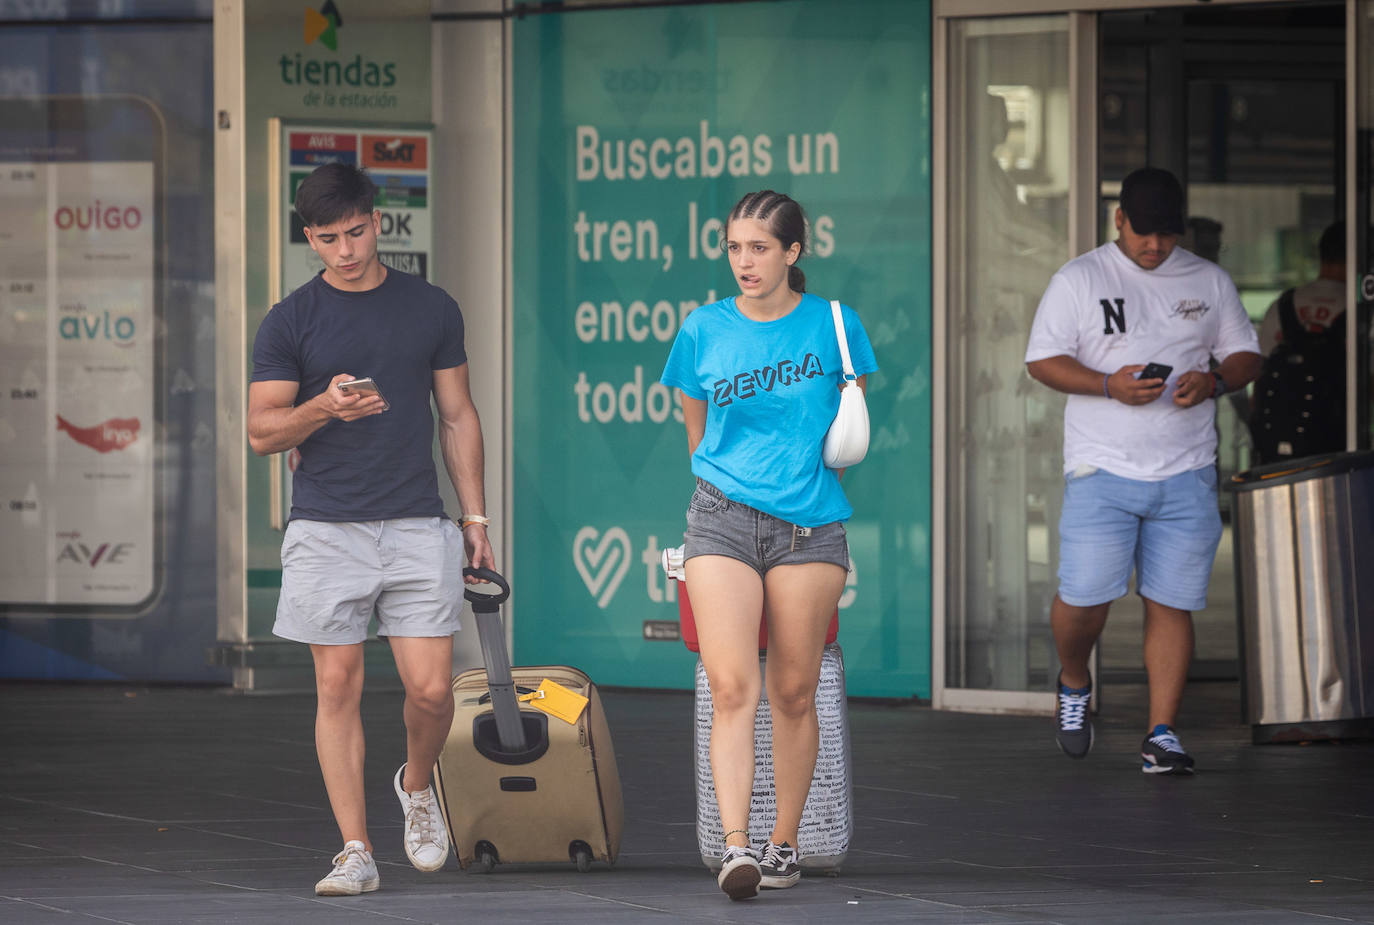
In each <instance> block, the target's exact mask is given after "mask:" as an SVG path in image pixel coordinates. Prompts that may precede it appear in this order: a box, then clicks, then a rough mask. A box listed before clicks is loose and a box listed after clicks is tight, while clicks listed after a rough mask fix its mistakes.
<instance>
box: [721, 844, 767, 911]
mask: <svg viewBox="0 0 1374 925" xmlns="http://www.w3.org/2000/svg"><path fill="white" fill-rule="evenodd" d="M720 860H721V864H720V876H718V877H717V878H716V883H718V884H719V885H720V888H721V890H723V891H724V893H725V895H726V896H729V897H730V898H731V899H753V898H754V897H755V896H757V895H759V880H761V879H762V878H763V872H762V871H761V870H760V868H759V853H758V852H757V851H755V850H754V849H753V848H740V847H738V846H737V845H729V846H727V847H726V849H725V854H724V856H723V857H721V859H720Z"/></svg>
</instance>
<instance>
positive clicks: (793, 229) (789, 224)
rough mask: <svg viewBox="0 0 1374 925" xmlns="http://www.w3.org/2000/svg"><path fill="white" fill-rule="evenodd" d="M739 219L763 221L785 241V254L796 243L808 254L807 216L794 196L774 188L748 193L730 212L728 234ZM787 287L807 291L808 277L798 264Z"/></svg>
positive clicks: (799, 257)
mask: <svg viewBox="0 0 1374 925" xmlns="http://www.w3.org/2000/svg"><path fill="white" fill-rule="evenodd" d="M740 218H752V219H754V220H755V221H758V222H761V223H762V224H763V225H765V226H766V227H767V228H768V230H769V231H770V232H772V234H773V237H775V238H777V239H778V240H779V241H781V242H782V249H783V250H784V251H786V250H788V249H789V248H791V247H792V245H793V244H800V245H801V254H805V253H806V215H805V214H804V213H803V212H802V207H801V205H799V204H798V203H797V201H796V200H795V199H793V198H792V197H791V196H788V195H785V194H783V193H778V192H774V191H773V190H771V189H767V190H760V191H759V192H757V193H746V194H745V196H744V198H743V199H741V200H740V201H739V202H737V203H735V207H734V208H733V209H731V210H730V218H729V219H728V220H726V222H725V227H726V229H727V231H728V229H729V227H730V224H731V223H732V222H734V221H735V220H736V219H740ZM797 259H798V260H800V259H801V255H798V257H797ZM787 285H788V287H789V288H791V289H792V291H793V292H805V291H806V274H805V273H803V272H802V271H801V267H799V266H797V264H796V263H793V264H792V265H791V266H790V267H788V268H787Z"/></svg>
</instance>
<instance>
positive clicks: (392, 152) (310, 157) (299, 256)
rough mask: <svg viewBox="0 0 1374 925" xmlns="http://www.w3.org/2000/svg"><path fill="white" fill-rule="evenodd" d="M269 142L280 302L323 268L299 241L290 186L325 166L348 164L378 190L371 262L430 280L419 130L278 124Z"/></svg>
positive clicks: (427, 199)
mask: <svg viewBox="0 0 1374 925" xmlns="http://www.w3.org/2000/svg"><path fill="white" fill-rule="evenodd" d="M273 121H274V123H275V128H276V131H275V132H273V137H274V139H275V141H276V144H277V146H278V157H277V158H275V162H276V165H277V169H278V171H279V172H280V173H279V179H280V182H279V183H278V184H277V187H276V188H277V190H278V194H277V195H278V196H279V197H280V198H279V199H277V201H276V202H275V203H274V211H275V212H276V217H275V218H274V220H273V225H274V229H275V230H276V233H277V234H278V235H280V240H281V247H280V249H279V250H278V253H279V255H280V256H279V259H280V261H281V263H280V291H279V292H275V293H273V297H274V299H281V298H283V297H285V296H286V295H288V294H289V293H290V292H291V291H292V290H293V289H295V288H296V287H298V286H300V285H302V284H303V283H306V282H309V281H310V278H311V277H312V276H314V275H315V274H316V273H318V272H319V271H320V270H321V269H322V268H323V264H321V263H320V260H319V258H318V257H316V256H315V252H314V251H313V250H311V249H310V242H309V241H308V240H307V239H306V237H305V226H304V223H303V222H302V221H301V220H300V218H299V216H297V215H296V213H295V210H294V208H293V204H294V203H295V201H296V188H297V187H299V186H300V184H301V181H302V180H304V179H305V178H306V177H308V176H309V175H310V172H311V171H313V170H314V169H315V168H317V167H319V166H321V165H323V164H354V165H356V166H360V167H363V168H364V169H366V170H367V173H368V175H369V176H370V177H371V178H372V182H373V183H375V184H377V190H378V193H377V199H376V201H375V205H376V208H377V211H378V212H380V213H381V215H380V219H379V220H380V223H381V228H380V230H379V232H378V237H377V256H378V259H380V260H381V262H382V263H384V264H386V265H387V266H388V267H391V268H393V269H397V270H403V271H404V272H406V273H414V274H415V275H416V276H422V277H424V278H425V279H429V278H430V273H429V257H430V253H431V246H430V245H431V240H432V237H433V228H434V222H433V218H432V212H431V211H430V203H431V202H433V196H432V190H431V189H430V168H429V164H430V147H431V144H430V143H431V134H430V132H428V131H425V130H423V129H415V128H395V127H392V128H387V127H383V126H367V125H352V126H347V127H341V126H308V125H284V124H282V123H281V122H279V121H277V120H273Z"/></svg>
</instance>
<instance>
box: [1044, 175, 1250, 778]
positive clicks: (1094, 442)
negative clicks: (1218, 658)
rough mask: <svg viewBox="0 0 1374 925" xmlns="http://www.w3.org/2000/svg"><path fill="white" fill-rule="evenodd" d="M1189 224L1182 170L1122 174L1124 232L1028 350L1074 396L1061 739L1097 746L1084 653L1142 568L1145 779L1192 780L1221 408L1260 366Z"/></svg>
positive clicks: (1050, 303) (1055, 284)
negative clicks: (1189, 717) (1191, 724)
mask: <svg viewBox="0 0 1374 925" xmlns="http://www.w3.org/2000/svg"><path fill="white" fill-rule="evenodd" d="M1183 215H1184V213H1183V188H1182V187H1181V186H1180V185H1179V182H1178V180H1177V179H1175V178H1174V176H1173V174H1171V173H1169V172H1168V171H1166V170H1160V169H1158V168H1152V167H1145V168H1142V169H1140V170H1137V171H1135V172H1133V173H1132V174H1130V175H1129V176H1128V177H1126V179H1125V181H1123V182H1122V184H1121V207H1120V208H1119V209H1117V210H1116V228H1117V232H1118V235H1119V237H1118V238H1117V240H1115V241H1112V242H1109V243H1107V244H1104V245H1102V246H1101V247H1098V248H1096V249H1094V250H1092V251H1089V252H1088V253H1086V254H1083V255H1082V256H1080V257H1077V258H1075V259H1073V260H1071V261H1069V262H1068V263H1067V264H1065V265H1064V266H1063V267H1061V268H1060V270H1059V272H1058V273H1056V274H1055V275H1054V278H1053V279H1051V280H1050V285H1049V287H1048V288H1047V289H1046V290H1045V295H1044V297H1043V298H1042V299H1041V300H1040V306H1039V308H1038V309H1037V310H1036V313H1035V321H1034V323H1033V325H1032V326H1031V335H1030V343H1029V345H1028V347H1027V349H1026V369H1027V371H1028V372H1029V373H1030V374H1031V376H1032V377H1034V378H1035V379H1037V380H1038V381H1040V382H1043V383H1045V384H1046V385H1048V386H1049V387H1050V388H1053V389H1055V390H1057V391H1060V392H1066V393H1068V395H1069V399H1068V402H1067V403H1066V405H1065V408H1064V473H1065V486H1064V505H1063V512H1062V516H1061V518H1060V523H1059V540H1060V548H1059V563H1060V564H1059V593H1058V594H1056V595H1055V598H1054V602H1053V604H1052V605H1051V608H1050V622H1051V625H1052V627H1053V629H1054V639H1055V645H1056V648H1057V649H1058V652H1059V661H1060V665H1061V671H1060V675H1059V681H1058V684H1057V689H1058V709H1057V710H1056V739H1057V741H1058V743H1059V747H1060V748H1061V749H1062V750H1063V751H1064V752H1065V754H1067V755H1068V756H1069V757H1071V758H1082V757H1084V756H1086V755H1087V754H1088V750H1089V749H1090V748H1092V741H1093V729H1092V722H1091V720H1090V719H1089V717H1088V706H1089V703H1090V700H1091V695H1092V679H1091V677H1090V675H1089V672H1088V657H1089V654H1090V653H1091V651H1092V647H1093V645H1094V644H1095V643H1096V642H1097V638H1098V636H1100V635H1101V633H1102V628H1103V626H1104V625H1105V624H1106V620H1107V611H1108V609H1109V608H1110V606H1111V602H1112V601H1114V600H1115V599H1117V598H1118V597H1121V596H1122V595H1123V594H1125V593H1126V590H1127V585H1128V581H1129V579H1130V576H1131V572H1132V570H1134V571H1135V572H1136V591H1137V593H1138V594H1139V595H1140V596H1141V598H1142V599H1143V600H1144V602H1145V668H1146V672H1147V673H1148V675H1149V681H1150V717H1149V727H1148V728H1149V731H1148V732H1147V733H1146V735H1145V739H1144V741H1143V742H1142V743H1141V759H1142V761H1143V767H1142V770H1144V771H1145V772H1146V773H1149V774H1189V773H1192V769H1193V759H1192V757H1191V756H1189V755H1188V753H1187V752H1186V751H1184V749H1183V746H1182V745H1181V744H1180V742H1179V738H1178V734H1177V733H1176V732H1175V731H1174V728H1173V724H1174V717H1175V714H1176V713H1177V712H1178V706H1179V702H1180V700H1181V699H1182V697H1183V687H1184V682H1185V681H1186V680H1187V675H1188V662H1189V661H1190V660H1191V658H1192V654H1193V623H1192V612H1193V611H1194V610H1197V609H1199V608H1201V607H1203V606H1205V605H1206V593H1207V584H1208V581H1209V579H1210V578H1211V571H1212V560H1213V558H1214V557H1215V556H1216V550H1217V544H1218V543H1219V542H1220V540H1221V518H1220V516H1219V515H1218V512H1217V477H1216V445H1217V438H1216V430H1215V427H1214V419H1215V414H1216V401H1215V399H1217V398H1219V397H1220V396H1221V395H1223V394H1225V393H1226V392H1229V391H1232V390H1234V389H1239V388H1242V387H1243V386H1245V385H1246V384H1247V383H1248V382H1250V381H1251V380H1253V379H1254V378H1255V377H1256V376H1257V375H1259V371H1260V366H1261V363H1262V358H1261V356H1260V353H1259V342H1258V340H1257V338H1256V337H1255V331H1254V328H1253V326H1252V325H1251V324H1250V319H1249V317H1248V316H1247V315H1246V313H1245V309H1244V307H1243V306H1242V305H1241V302H1240V297H1239V295H1238V294H1237V293H1236V287H1235V284H1234V283H1232V282H1231V278H1230V277H1229V276H1227V275H1226V272H1225V271H1224V270H1222V269H1221V268H1220V267H1218V266H1217V265H1216V264H1214V263H1211V262H1209V261H1206V260H1203V259H1202V258H1200V257H1197V256H1196V255H1194V254H1191V253H1189V252H1188V251H1186V250H1183V249H1182V248H1179V247H1177V244H1178V238H1179V236H1180V235H1181V234H1183V232H1184V230H1185V228H1186V226H1185V224H1184V220H1183ZM1213 364H1215V366H1213ZM1142 374H1144V375H1142Z"/></svg>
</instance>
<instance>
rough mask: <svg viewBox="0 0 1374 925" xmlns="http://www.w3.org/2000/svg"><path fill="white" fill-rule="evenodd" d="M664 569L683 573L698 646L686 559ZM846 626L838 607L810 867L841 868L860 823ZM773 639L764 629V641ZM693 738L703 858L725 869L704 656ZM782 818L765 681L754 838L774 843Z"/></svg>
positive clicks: (757, 735)
mask: <svg viewBox="0 0 1374 925" xmlns="http://www.w3.org/2000/svg"><path fill="white" fill-rule="evenodd" d="M663 567H664V570H665V571H666V572H668V574H669V575H670V576H671V577H674V578H678V579H679V581H678V587H677V591H678V616H679V619H680V621H681V623H682V637H683V641H684V642H685V643H686V645H687V648H688V649H690V650H691V651H693V652H695V651H697V646H696V621H695V619H694V618H693V616H692V604H691V601H690V600H689V599H688V596H687V583H686V582H685V581H683V580H682V579H681V568H680V560H675V559H674V558H673V557H670V556H667V555H665V556H664V565H663ZM838 629H839V622H838V612H837V614H836V616H835V618H833V619H832V620H831V623H830V628H829V630H828V631H827V633H826V646H825V651H824V653H823V654H822V656H821V676H820V681H819V683H818V684H817V686H816V698H815V700H816V718H817V720H818V721H819V724H820V748H819V750H818V752H817V754H816V770H815V773H814V774H812V776H811V791H810V792H809V793H808V794H807V797H806V805H805V806H804V807H803V809H802V820H801V826H800V828H799V829H798V832H797V840H798V842H799V844H798V845H797V849H798V851H799V852H800V854H801V860H800V864H801V868H802V871H803V872H817V873H829V874H832V875H833V874H838V873H839V872H840V868H841V866H843V864H844V861H845V858H846V856H847V855H848V853H849V836H850V832H851V831H853V828H854V812H853V795H854V782H853V778H852V776H851V772H850V767H851V761H850V747H849V701H848V699H847V697H846V696H845V689H844V653H843V652H842V651H841V649H840V646H839V644H838V643H837V642H835V638H836V633H837V632H838ZM766 645H767V636H766V634H764V633H763V632H761V633H760V638H759V646H760V648H761V649H763V648H765V647H766ZM767 666H768V660H767V653H766V652H763V651H761V652H760V653H759V672H760V673H764V672H766V671H767ZM695 720H696V721H695V723H694V734H693V742H694V745H695V754H696V785H697V786H696V789H697V847H698V850H699V851H700V852H701V861H702V863H703V864H705V865H706V866H707V867H709V868H710V869H711V870H720V856H721V855H722V854H724V853H725V838H724V832H723V831H722V828H721V824H720V809H719V808H718V807H717V805H716V787H715V779H714V778H713V777H712V775H711V685H710V682H709V681H708V680H707V678H706V668H705V666H704V665H702V663H701V659H700V658H698V659H697V665H696V701H695ZM775 818H776V812H775V804H774V801H773V721H772V716H771V715H770V714H769V711H768V690H767V688H766V687H765V688H764V691H763V696H762V697H761V698H760V699H759V706H758V710H757V712H756V713H755V714H754V794H753V798H752V800H751V806H750V810H749V843H750V844H751V845H754V846H755V847H757V846H760V845H763V844H766V843H767V841H768V835H769V833H770V832H771V831H772V829H773V822H774V819H775Z"/></svg>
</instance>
